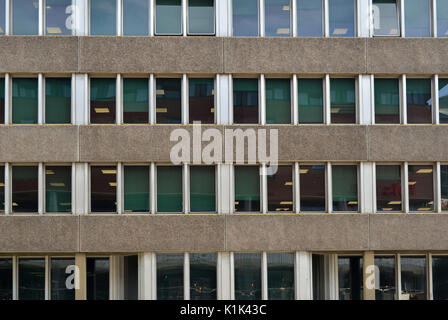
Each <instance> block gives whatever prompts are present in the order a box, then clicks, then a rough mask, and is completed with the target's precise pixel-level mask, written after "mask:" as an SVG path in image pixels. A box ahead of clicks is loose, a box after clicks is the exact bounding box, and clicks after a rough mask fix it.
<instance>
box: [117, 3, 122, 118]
mask: <svg viewBox="0 0 448 320" xmlns="http://www.w3.org/2000/svg"><path fill="white" fill-rule="evenodd" d="M117 1H119V2H121V0H117ZM116 81H117V84H116V88H115V90H116V93H115V99H116V101H115V105H116V108H115V118H116V120H115V123H116V124H123V78H122V76H121V74H117V80H116Z"/></svg>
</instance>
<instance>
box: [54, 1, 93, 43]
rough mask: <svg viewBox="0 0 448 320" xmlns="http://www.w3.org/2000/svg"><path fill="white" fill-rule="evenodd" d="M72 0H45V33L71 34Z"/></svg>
mask: <svg viewBox="0 0 448 320" xmlns="http://www.w3.org/2000/svg"><path fill="white" fill-rule="evenodd" d="M94 2H95V1H94ZM71 14H74V7H72V0H46V1H45V34H47V35H72V24H73V23H74V21H72V19H73V16H70V15H71Z"/></svg>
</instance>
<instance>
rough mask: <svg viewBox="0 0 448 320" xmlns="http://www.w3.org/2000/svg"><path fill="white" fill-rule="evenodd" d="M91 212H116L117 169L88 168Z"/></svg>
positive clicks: (112, 167) (109, 167)
mask: <svg viewBox="0 0 448 320" xmlns="http://www.w3.org/2000/svg"><path fill="white" fill-rule="evenodd" d="M90 179H91V181H90V189H91V194H90V199H91V200H90V202H91V212H117V167H115V166H92V167H90Z"/></svg>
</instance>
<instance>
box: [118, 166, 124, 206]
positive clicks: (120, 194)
mask: <svg viewBox="0 0 448 320" xmlns="http://www.w3.org/2000/svg"><path fill="white" fill-rule="evenodd" d="M123 171H124V170H123V163H121V162H119V163H117V177H116V180H117V186H116V198H117V213H118V214H122V213H123V207H124V206H123V203H124V201H123V200H124V197H123V189H124V188H123V181H124V180H123V176H124V172H123Z"/></svg>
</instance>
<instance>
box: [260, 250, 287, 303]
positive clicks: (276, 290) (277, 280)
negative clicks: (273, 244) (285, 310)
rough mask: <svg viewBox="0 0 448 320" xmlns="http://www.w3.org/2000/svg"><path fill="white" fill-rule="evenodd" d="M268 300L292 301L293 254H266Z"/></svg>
mask: <svg viewBox="0 0 448 320" xmlns="http://www.w3.org/2000/svg"><path fill="white" fill-rule="evenodd" d="M267 265H268V298H269V300H294V254H293V253H268V254H267Z"/></svg>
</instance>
